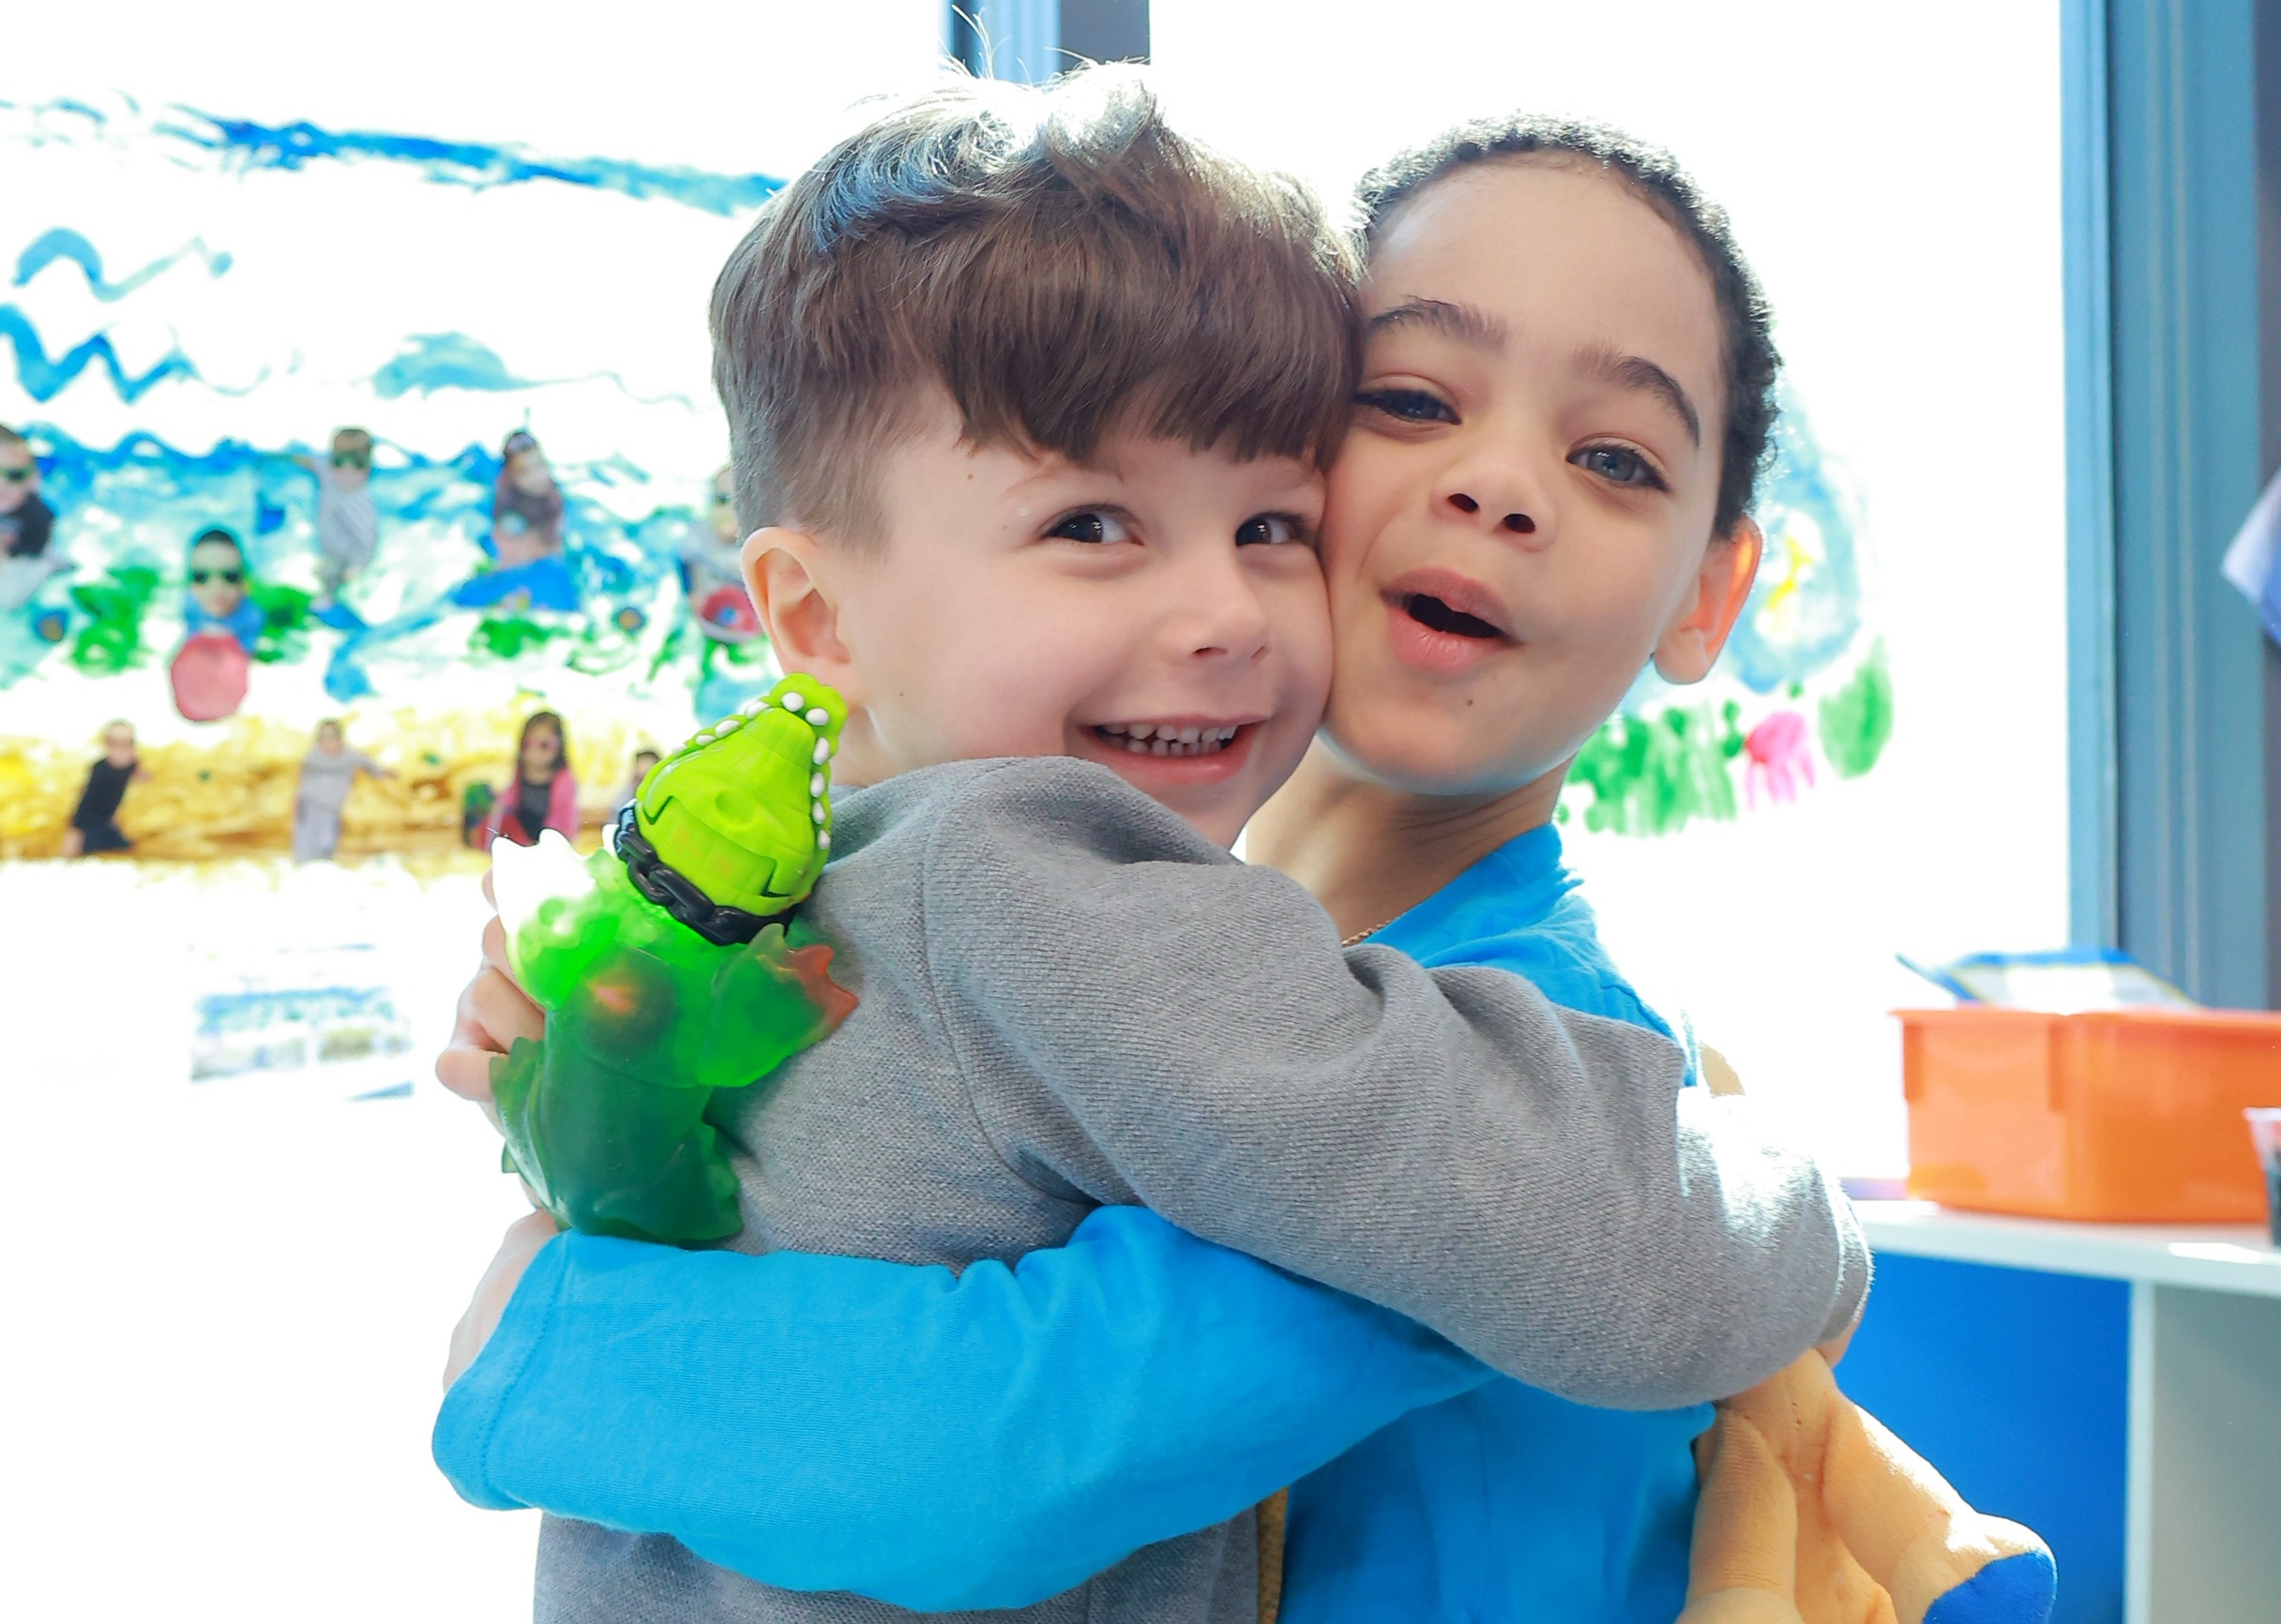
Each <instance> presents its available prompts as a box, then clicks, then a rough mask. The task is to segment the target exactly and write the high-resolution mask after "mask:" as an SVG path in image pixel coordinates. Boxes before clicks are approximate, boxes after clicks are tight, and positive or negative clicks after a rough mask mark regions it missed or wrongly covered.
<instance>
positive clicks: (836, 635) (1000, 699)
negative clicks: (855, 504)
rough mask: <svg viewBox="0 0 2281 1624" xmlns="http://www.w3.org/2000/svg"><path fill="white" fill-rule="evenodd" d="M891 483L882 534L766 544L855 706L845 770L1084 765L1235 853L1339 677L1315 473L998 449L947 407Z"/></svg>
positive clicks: (785, 592)
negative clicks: (1057, 760) (958, 763)
mask: <svg viewBox="0 0 2281 1624" xmlns="http://www.w3.org/2000/svg"><path fill="white" fill-rule="evenodd" d="M882 474H883V478H882V480H881V485H882V492H881V494H882V498H883V501H882V506H883V508H884V516H883V517H884V524H883V526H882V528H883V530H884V535H882V536H880V537H878V538H875V539H859V540H845V539H837V538H836V539H834V540H832V541H831V542H829V543H820V542H818V541H817V540H816V539H815V538H813V537H810V536H808V535H806V534H802V533H798V532H793V531H788V530H784V529H772V530H763V531H761V532H759V533H757V534H755V535H754V537H753V538H752V539H751V540H750V541H748V543H747V544H746V569H747V576H748V583H749V584H750V586H751V588H752V591H753V600H754V602H755V604H756V605H759V606H763V617H764V618H765V619H766V620H767V621H768V622H769V623H770V629H771V635H772V636H774V637H775V639H776V640H777V645H778V654H779V657H780V658H781V659H782V661H783V663H784V665H785V667H786V669H792V670H805V671H808V672H810V673H812V674H813V675H815V676H816V677H818V678H819V679H821V680H822V681H824V682H827V683H830V684H833V685H834V686H835V687H837V688H838V689H839V691H840V692H841V693H842V694H843V695H844V696H845V697H846V698H847V700H848V704H849V710H850V720H849V727H848V731H847V733H846V734H845V735H844V736H843V738H842V741H841V756H840V772H841V774H843V776H844V777H845V779H846V781H848V782H851V783H860V782H865V781H875V780H877V779H880V778H884V777H887V776H889V775H891V774H896V773H901V772H908V771H910V770H911V769H913V768H915V767H924V766H930V765H933V764H935V763H938V762H943V761H953V760H963V759H977V758H987V757H993V756H1048V755H1056V756H1077V757H1080V758H1082V759H1087V760H1092V761H1097V762H1099V763H1100V764H1101V765H1103V766H1105V767H1107V768H1108V769H1109V770H1110V771H1111V772H1113V773H1115V774H1117V775H1118V776H1119V777H1121V778H1124V779H1125V781H1126V782H1127V783H1129V784H1131V785H1132V786H1133V787H1134V788H1136V789H1140V790H1141V791H1142V792H1143V793H1145V794H1148V795H1150V796H1152V797H1154V798H1155V799H1156V800H1158V801H1161V802H1163V803H1164V804H1166V805H1167V806H1170V807H1171V809H1172V810H1173V811H1175V812H1177V813H1179V814H1180V815H1181V816H1182V817H1184V818H1186V819H1187V820H1189V821H1190V822H1191V823H1193V824H1194V825H1195V826H1196V827H1197V829H1198V830H1199V831H1200V832H1201V833H1202V834H1204V835H1206V836H1207V837H1209V838H1211V839H1213V840H1216V841H1217V842H1219V843H1221V844H1223V845H1225V844H1229V843H1231V842H1232V841H1233V840H1234V839H1235V837H1236V835H1237V834H1238V833H1240V832H1241V831H1242V829H1243V827H1244V824H1245V823H1246V821H1247V820H1249V818H1250V816H1251V814H1252V813H1253V812H1254V811H1256V810H1257V809H1258V807H1259V805H1260V804H1261V802H1262V801H1264V800H1265V799H1266V798H1267V796H1268V795H1269V794H1270V793H1271V792H1272V791H1273V790H1274V789H1276V786H1277V785H1279V784H1281V783H1282V781H1283V780H1284V778H1285V777H1287V776H1288V775H1289V774H1290V773H1291V770H1292V767H1293V766H1295V765H1296V764H1297V762H1298V760H1299V758H1300V757H1301V756H1302V755H1303V754H1305V752H1306V749H1307V743H1308V741H1309V739H1310V738H1311V737H1312V736H1313V733H1314V730H1315V726H1316V723H1317V721H1318V719H1319V718H1320V716H1321V715H1322V701H1323V695H1324V693H1325V691H1326V690H1327V688H1328V686H1329V682H1330V639H1329V635H1328V624H1327V616H1326V614H1325V612H1324V607H1323V587H1322V570H1321V567H1320V565H1319V564H1318V561H1317V559H1316V556H1315V550H1314V548H1313V547H1312V545H1311V542H1312V540H1313V537H1314V533H1315V530H1316V527H1317V525H1318V523H1319V521H1320V515H1321V513H1322V478H1321V476H1320V475H1319V474H1316V473H1315V471H1314V469H1313V467H1312V466H1311V465H1309V464H1307V463H1305V462H1301V461H1297V460H1294V459H1284V458H1272V457H1262V458H1259V459H1254V460H1251V461H1237V460H1235V459H1232V458H1230V457H1227V456H1224V455H1221V454H1220V453H1217V452H1212V451H1205V452H1198V451H1192V450H1190V449H1189V448H1188V447H1187V446H1186V445H1185V444H1176V443H1171V442H1167V441H1162V440H1153V439H1146V438H1141V437H1139V436H1134V435H1119V436H1115V437H1112V439H1111V440H1110V442H1108V443H1107V444H1103V445H1102V446H1101V448H1100V449H1099V451H1098V452H1097V453H1096V454H1095V456H1094V457H1093V458H1092V459H1090V460H1089V461H1088V462H1086V463H1084V464H1081V465H1080V464H1077V463H1073V462H1070V461H1069V460H1068V459H1065V458H1061V457H1053V456H1047V457H1034V456H1030V455H1025V454H1023V453H1021V452H1018V451H1014V450H1011V449H1007V448H1005V447H1001V446H985V447H980V448H977V447H975V446H973V445H970V444H965V443H964V442H963V441H961V440H960V439H959V428H958V423H957V419H956V417H955V415H954V414H952V413H951V411H950V409H949V406H948V403H947V402H946V401H941V400H936V401H933V402H930V415H928V416H926V417H924V418H923V420H922V427H921V428H920V429H918V430H917V431H916V432H914V434H913V435H912V436H911V437H910V438H909V439H907V440H904V441H902V442H900V443H899V444H897V445H896V446H895V447H893V448H892V449H891V450H889V451H888V452H886V453H884V456H883V459H882Z"/></svg>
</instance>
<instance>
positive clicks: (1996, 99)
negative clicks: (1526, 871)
mask: <svg viewBox="0 0 2281 1624" xmlns="http://www.w3.org/2000/svg"><path fill="white" fill-rule="evenodd" d="M1150 18H1151V50H1152V54H1153V58H1154V63H1155V69H1156V73H1157V74H1158V76H1159V78H1160V80H1161V82H1162V83H1163V85H1164V89H1165V93H1166V97H1167V100H1168V104H1169V106H1170V108H1171V113H1172V114H1173V116H1174V117H1175V118H1178V119H1181V120H1182V121H1184V122H1186V123H1187V124H1189V125H1190V126H1191V127H1192V128H1197V129H1199V130H1201V132H1202V133H1204V134H1206V135H1207V136H1210V137H1211V138H1213V139H1215V140H1216V141H1218V142H1220V143H1223V144H1225V145H1228V146H1230V147H1232V148H1234V149H1236V150H1239V151H1242V152H1244V153H1245V154H1246V156H1250V157H1254V158H1261V159H1264V160H1266V161H1269V162H1273V163H1276V164H1279V165H1281V166H1283V167H1285V168H1287V169H1289V170H1291V171H1292V172H1293V173H1298V174H1300V175H1302V176H1304V177H1305V178H1306V179H1307V180H1309V181H1311V182H1312V183H1313V184H1314V185H1315V186H1317V187H1318V188H1320V189H1321V190H1322V191H1323V192H1324V193H1325V194H1326V195H1328V196H1331V197H1339V196H1343V195H1346V194H1347V193H1348V192H1349V191H1350V189H1351V188H1352V185H1353V183H1354V181H1355V180H1356V179H1357V178H1358V177H1359V176H1360V175H1362V174H1363V173H1365V172H1366V171H1367V170H1368V169H1369V168H1370V167H1371V166H1373V165H1374V164H1377V163H1379V162H1382V161H1383V160H1384V159H1385V158H1389V157H1390V156H1392V155H1393V154H1394V153H1395V152H1397V150H1399V149H1401V148H1402V147H1404V146H1406V145H1409V144H1412V143H1417V142H1420V141H1423V140H1426V139H1428V137H1430V136H1432V135H1434V134H1435V133H1437V132H1438V131H1440V130H1441V129H1443V128H1446V127H1447V126H1449V125H1450V124H1452V123H1455V122H1457V121H1458V120H1461V119H1468V118H1475V117H1487V116H1497V115H1502V114H1508V113H1514V112H1516V111H1524V112H1531V113H1552V114H1560V115H1567V116H1576V117H1583V118H1588V119H1598V120H1603V121H1606V122H1609V123H1612V124H1615V125H1618V126H1620V127H1623V128H1627V129H1629V130H1631V131H1633V132H1635V133H1637V134H1639V135H1640V136H1642V137H1645V138H1646V139H1648V140H1650V141H1654V142H1657V143H1663V144H1665V145H1667V146H1669V148H1671V150H1672V151H1673V152H1675V153H1676V154H1677V155H1678V157H1679V158H1680V159H1681V160H1682V162H1684V164H1685V165H1686V167H1687V168H1688V169H1689V170H1690V171H1692V172H1693V173H1694V174H1695V175H1696V176H1697V178H1698V179H1699V181H1700V182H1701V183H1702V185H1703V187H1704V188H1705V189H1706V191H1707V192H1708V193H1709V194H1710V195H1711V196H1712V197H1713V198H1715V199H1716V200H1717V201H1718V202H1720V203H1722V204H1724V205H1725V207H1726V208H1727V209H1728V211H1729V212H1730V216H1731V218H1732V221H1733V224H1734V228H1735V232H1736V234H1737V236H1738V238H1739V240H1740V242H1741V244H1742V246H1743V248H1744V249H1745V252H1746V253H1747V254H1748V255H1749V257H1750V259H1751V261H1752V263H1753V265H1754V266H1755V268H1756V269H1757V270H1758V272H1759V274H1760V278H1761V279H1762V281H1763V282H1764V284H1765V287H1766V290H1767V293H1768V295H1769V297H1770V299H1771V301H1772V304H1773V307H1774V312H1775V339H1776V342H1777V343H1778V344H1779V345H1780V347H1781V350H1782V353H1783V356H1784V360H1785V368H1784V396H1783V420H1782V426H1781V429H1780V430H1779V431H1778V436H1777V438H1778V447H1777V449H1778V452H1779V456H1778V459H1777V460H1776V462H1775V467H1774V470H1773V472H1772V474H1771V475H1770V477H1769V478H1768V480H1767V481H1766V483H1765V484H1764V485H1763V486H1762V487H1761V489H1760V501H1759V504H1758V506H1757V513H1758V517H1759V519H1760V521H1761V523H1762V524H1763V525H1764V527H1765V530H1766V535H1767V549H1766V560H1765V564H1764V565H1763V566H1762V568H1761V570H1760V577H1759V580H1758V583H1757V586H1756V588H1755V590H1754V593H1753V595H1752V598H1751V600H1750V603H1749V606H1748V608H1747V609H1746V610H1745V615H1744V618H1743V621H1742V624H1741V625H1740V626H1739V627H1738V629H1737V632H1736V635H1735V638H1734V639H1733V641H1732V643H1731V644H1730V647H1729V649H1728V651H1727V654H1726V656H1725V658H1724V659H1723V660H1722V661H1721V662H1720V667H1719V669H1718V670H1717V671H1716V672H1715V674H1714V676H1713V678H1712V679H1711V680H1710V681H1709V682H1707V683H1705V684H1701V685H1699V686H1698V687H1694V688H1682V689H1674V688H1670V687H1668V686H1665V685H1663V684H1659V683H1657V682H1655V681H1654V680H1653V679H1652V678H1647V679H1643V680H1642V681H1641V682H1640V684H1639V685H1638V686H1637V687H1636V688H1635V690H1634V691H1633V693H1632V694H1631V696H1630V697H1629V699H1628V700H1627V702H1626V703H1625V705H1624V708H1623V712H1622V714H1620V715H1619V716H1617V717H1616V718H1614V719H1613V720H1612V721H1611V722H1610V724H1609V727H1608V728H1607V729H1604V730H1603V731H1602V732H1601V733H1600V734H1599V736H1598V737H1597V738H1596V739H1594V741H1593V742H1592V743H1591V744H1588V745H1587V746H1586V748H1585V750H1584V751H1583V753H1582V755H1581V756H1580V757H1579V760H1578V762H1577V765H1576V768H1575V770H1574V772H1573V773H1572V774H1571V778H1570V783H1569V787H1568V789H1567V790H1566V792H1565V795H1564V797H1563V825H1562V827H1563V838H1564V840H1565V843H1566V850H1567V853H1568V857H1569V860H1570V861H1571V863H1572V864H1573V865H1575V866H1576V867H1577V868H1578V869H1579V871H1580V872H1581V873H1582V874H1583V876H1584V877H1585V895H1588V896H1590V897H1591V898H1592V900H1593V902H1594V907H1595V908H1596V909H1597V910H1598V911H1599V913H1600V916H1601V921H1602V925H1603V927H1604V932H1605V934H1606V936H1607V939H1608V940H1609V946H1610V948H1611V950H1612V951H1613V953H1614V955H1615V956H1616V959H1617V962H1618V963H1619V964H1620V965H1622V966H1623V967H1624V970H1626V971H1627V972H1628V973H1630V974H1631V975H1632V976H1633V977H1634V978H1635V979H1636V980H1638V981H1639V983H1640V984H1641V985H1642V988H1643V990H1645V991H1646V992H1647V993H1648V994H1649V996H1650V997H1651V998H1653V999H1654V1000H1656V1001H1657V1002H1658V1003H1660V1004H1661V1005H1662V1006H1664V1007H1665V1008H1666V1009H1667V1010H1669V1011H1671V1012H1673V1013H1683V1014H1684V1015H1687V1016H1688V1017H1689V1018H1691V1020H1692V1021H1693V1023H1694V1025H1695V1028H1696V1030H1697V1031H1698V1032H1699V1035H1700V1036H1701V1037H1702V1039H1703V1040H1704V1041H1706V1042H1708V1043H1711V1044H1714V1045H1716V1046H1718V1047H1719V1048H1720V1049H1721V1050H1723V1051H1724V1052H1725V1053H1726V1054H1727V1055H1728V1057H1729V1058H1730V1060H1733V1061H1734V1062H1735V1064H1736V1066H1737V1068H1738V1070H1739V1071H1740V1073H1741V1075H1742V1077H1743V1079H1744V1082H1745V1086H1746V1087H1747V1088H1748V1089H1749V1090H1751V1091H1752V1092H1753V1093H1756V1094H1760V1095H1761V1096H1764V1097H1765V1098H1766V1099H1768V1100H1769V1101H1770V1102H1771V1103H1772V1104H1774V1105H1775V1106H1776V1107H1778V1108H1779V1109H1781V1110H1783V1111H1784V1112H1786V1113H1790V1114H1793V1115H1794V1116H1795V1118H1796V1119H1797V1120H1798V1121H1799V1123H1800V1124H1801V1125H1802V1126H1803V1127H1804V1129H1805V1131H1806V1132H1807V1133H1808V1134H1809V1135H1811V1136H1812V1137H1813V1139H1814V1141H1815V1142H1816V1143H1817V1144H1818V1145H1819V1146H1820V1148H1821V1149H1822V1150H1823V1151H1824V1152H1825V1153H1826V1154H1827V1155H1828V1156H1829V1157H1830V1159H1831V1160H1832V1161H1834V1162H1835V1164H1836V1165H1837V1166H1838V1167H1839V1168H1840V1169H1841V1170H1842V1171H1844V1172H1846V1173H1849V1174H1862V1175H1869V1176H1880V1177H1884V1176H1890V1175H1892V1174H1895V1173H1896V1172H1898V1171H1899V1170H1900V1168H1901V1167H1902V1165H1905V1162H1906V1148H1905V1144H1906V1141H1905V1135H1904V1131H1903V1105H1902V1099H1901V1090H1900V1066H1899V1049H1900V1045H1899V1039H1898V1033H1897V1030H1896V1024H1895V1023H1894V1021H1893V1020H1892V1018H1891V1016H1890V1015H1889V1014H1888V1011H1890V1010H1891V1009H1893V1008H1895V1007H1897V1006H1905V1005H1912V1004H1918V1003H1922V1002H1923V1001H1924V1000H1925V996H1926V995H1925V992H1924V991H1923V990H1922V989H1920V988H1918V987H1915V986H1912V985H1911V979H1910V977H1909V976H1908V974H1907V972H1906V971H1904V970H1901V969H1900V968H1899V967H1898V966H1897V965H1896V963H1895V961H1894V957H1893V955H1894V954H1895V953H1896V952H1906V953H1909V954H1911V956H1915V955H1917V954H1919V953H1920V952H1925V953H1932V954H1934V955H1936V956H1939V955H1944V954H1946V953H1948V952H1949V951H1951V950H1953V951H1954V952H1955V953H1956V954H1964V953H1971V952H1975V951H1986V950H1998V949H2002V950H2020V949H2027V948H2032V947H2050V946H2056V945H2059V944H2061V943H2063V942H2064V941H2065V940H2066V935H2067V907H2066V900H2067V888H2066V851H2067V847H2066V835H2067V823H2066V764H2065V744H2066V709H2065V680H2066V651H2065V616H2064V605H2065V534H2064V528H2063V525H2064V513H2065V448H2064V422H2065V412H2064V404H2063V403H2064V395H2063V351H2062V339H2063V324H2062V309H2061V243H2060V105H2059V96H2060V55H2059V14H2058V12H2057V11H2055V10H2052V9H2050V8H2040V9H2039V8H2032V7H2031V8H1996V9H1994V10H1991V9H1990V8H1986V7H1972V6H1969V5H1967V4H1964V3H1963V0H1932V3H1930V4H1928V5H1926V6H1921V7H1916V8H1911V9H1910V11H1909V12H1908V13H1907V14H1906V15H1905V16H1904V15H1902V14H1900V13H1892V12H1884V11H1879V10H1877V9H1875V8H1830V7H1827V6H1820V5H1816V4H1813V3H1812V0H1731V3H1730V4H1726V5H1720V6H1713V7H1706V6H1691V5H1687V4H1684V0H1641V3H1640V4H1637V5H1634V6H1630V7H1627V8H1624V13H1623V16H1622V19H1621V21H1620V23H1619V22H1617V21H1615V20H1614V19H1613V18H1612V16H1611V18H1610V19H1609V20H1608V21H1607V22H1606V24H1605V25H1601V24H1599V23H1595V24H1594V26H1590V27H1581V28H1579V27H1578V26H1577V24H1576V17H1575V12H1574V8H1572V7H1564V6H1562V5H1559V4H1557V3H1555V0H1419V3H1418V4H1416V5H1413V6H1411V7H1409V8H1406V9H1405V10H1404V11H1403V13H1402V15H1401V19H1400V22H1399V23H1398V25H1389V24H1388V23H1387V22H1386V15H1385V13H1384V11H1383V8H1370V7H1366V6H1362V5H1360V4H1349V3H1345V0H1340V3H1336V4H1326V5H1323V6H1320V7H1315V8H1308V10H1307V15H1306V18H1305V20H1304V22H1303V23H1302V22H1301V21H1300V20H1299V19H1298V18H1297V16H1296V14H1295V13H1293V11H1292V9H1291V8H1289V7H1285V6H1280V5H1276V4H1275V3H1274V0H1154V3H1153V5H1152V7H1151V13H1150ZM1267 64H1272V68H1263V66H1262V65H1267ZM1262 74H1267V75H1270V76H1271V77H1268V78H1263V77H1262ZM1269 83H1272V85H1273V86H1274V87H1275V89H1274V91H1273V93H1268V92H1267V91H1266V90H1265V89H1264V88H1263V87H1264V86H1265V85H1267V84H1269ZM1956 106H1965V107H1971V108H1973V109H1974V110H1975V113H1974V119H1973V123H1972V128H1971V129H1970V130H1969V131H1968V130H1965V129H1962V128H1955V127H1953V125H1951V124H1948V123H1944V122H1943V121H1941V119H1939V118H1938V117H1936V116H1933V115H1932V114H1931V113H1928V110H1929V109H1935V108H1940V107H1956ZM1990 153H2000V154H2001V155H2002V157H2001V158H2000V159H1999V160H1998V161H1994V162H1990V161H1989V160H1988V155H1989V154H1990Z"/></svg>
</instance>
